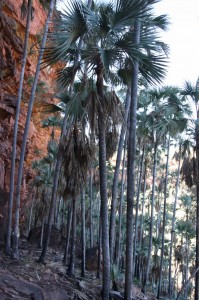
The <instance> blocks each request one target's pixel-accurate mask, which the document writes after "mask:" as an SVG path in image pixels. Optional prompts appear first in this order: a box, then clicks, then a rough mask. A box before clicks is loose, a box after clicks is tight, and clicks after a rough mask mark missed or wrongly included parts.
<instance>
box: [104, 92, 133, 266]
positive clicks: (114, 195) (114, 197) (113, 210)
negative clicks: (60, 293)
mask: <svg viewBox="0 0 199 300" xmlns="http://www.w3.org/2000/svg"><path fill="white" fill-rule="evenodd" d="M130 100H131V91H130V88H128V90H127V94H126V104H125V118H124V123H123V124H122V129H121V133H120V140H119V144H118V150H117V159H116V166H115V172H114V178H113V186H112V202H111V214H110V228H109V235H110V236H109V240H110V241H109V244H110V261H111V263H112V262H113V253H114V244H115V214H116V204H117V195H118V178H119V171H120V164H121V158H122V149H123V145H124V137H125V132H126V127H127V126H126V124H127V119H128V112H129V106H130Z"/></svg>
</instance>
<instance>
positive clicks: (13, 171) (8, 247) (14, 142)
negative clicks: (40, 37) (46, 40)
mask: <svg viewBox="0 0 199 300" xmlns="http://www.w3.org/2000/svg"><path fill="white" fill-rule="evenodd" d="M23 4H24V3H23ZM31 10H32V0H29V1H28V14H27V21H26V31H25V39H24V50H23V57H22V67H21V75H20V81H19V90H18V97H17V107H16V115H15V125H14V135H13V145H12V162H11V170H10V195H9V202H8V226H7V236H6V253H7V254H10V245H11V232H12V208H13V196H14V178H15V159H16V146H17V132H18V121H19V114H20V104H21V96H22V90H23V80H24V73H25V67H26V60H27V54H28V38H29V30H30V20H31Z"/></svg>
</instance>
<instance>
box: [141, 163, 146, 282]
mask: <svg viewBox="0 0 199 300" xmlns="http://www.w3.org/2000/svg"><path fill="white" fill-rule="evenodd" d="M146 177H147V164H146V162H145V170H144V180H143V181H144V190H143V197H142V212H141V218H140V245H139V246H140V249H142V244H143V217H144V208H145V194H146ZM139 261H140V262H139V266H140V270H139V279H140V281H142V278H143V268H142V265H143V264H142V261H143V256H142V255H140V258H139Z"/></svg>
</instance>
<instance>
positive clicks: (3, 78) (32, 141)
mask: <svg viewBox="0 0 199 300" xmlns="http://www.w3.org/2000/svg"><path fill="white" fill-rule="evenodd" d="M22 3H23V0H17V1H16V0H3V1H1V3H0V189H2V190H4V191H6V192H9V181H10V179H9V178H10V166H11V153H12V140H13V128H14V122H15V110H16V101H17V93H18V87H19V80H20V72H21V58H22V53H23V42H24V36H25V26H26V18H24V19H23V18H22V16H21V6H22ZM33 12H34V18H33V20H32V21H31V26H30V37H29V52H28V59H27V65H26V70H25V78H24V86H23V96H22V104H21V111H20V119H19V130H18V131H19V133H18V139H17V160H16V164H18V161H19V157H20V148H21V144H22V138H23V130H24V124H25V120H26V113H27V107H28V100H29V96H30V91H31V83H32V79H33V78H34V73H35V69H36V64H37V55H38V50H39V41H40V39H41V36H42V32H43V27H44V24H45V20H46V16H47V11H46V10H45V9H44V8H43V6H42V5H41V3H40V1H39V0H34V1H33ZM55 78H56V72H55V70H54V69H50V68H48V69H47V68H45V69H42V70H41V73H40V77H39V89H38V90H39V91H38V92H37V93H36V97H35V104H34V108H33V114H32V118H31V124H30V129H29V135H28V141H27V149H26V156H25V165H24V176H23V190H22V200H23V201H25V200H26V195H27V192H28V183H29V180H30V179H31V178H32V170H31V164H32V162H33V160H35V159H38V158H40V157H39V156H36V155H35V150H40V152H41V153H42V154H41V156H43V155H44V154H45V153H46V149H47V143H48V140H49V136H50V132H51V129H50V128H42V125H41V120H42V119H45V118H47V115H46V114H45V113H44V111H45V107H46V105H47V104H52V103H55V102H56V99H54V91H55V87H54V82H55ZM58 135H59V132H58V131H57V136H58ZM15 175H16V176H15V179H16V178H17V172H16V174H15Z"/></svg>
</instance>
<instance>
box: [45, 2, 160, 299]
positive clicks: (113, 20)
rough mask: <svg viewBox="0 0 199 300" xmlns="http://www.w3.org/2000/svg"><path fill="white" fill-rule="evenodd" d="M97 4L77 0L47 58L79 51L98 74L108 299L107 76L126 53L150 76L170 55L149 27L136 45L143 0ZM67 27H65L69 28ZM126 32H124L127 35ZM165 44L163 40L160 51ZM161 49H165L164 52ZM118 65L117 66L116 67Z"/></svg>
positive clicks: (64, 74) (65, 78)
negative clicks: (134, 37) (135, 30)
mask: <svg viewBox="0 0 199 300" xmlns="http://www.w3.org/2000/svg"><path fill="white" fill-rule="evenodd" d="M95 8H96V6H95V5H94V4H93V6H92V9H88V8H85V6H84V5H83V4H82V3H81V2H80V3H79V2H78V3H77V2H75V1H74V2H72V5H71V7H70V9H69V10H68V12H66V13H65V14H63V15H62V19H60V20H59V21H57V23H56V27H55V32H54V33H52V34H51V42H52V43H51V46H50V47H49V49H48V51H47V52H46V62H47V63H55V62H57V61H66V60H70V61H71V60H74V54H75V53H76V52H77V53H78V54H79V56H80V57H81V63H84V65H86V66H88V70H89V75H91V76H92V75H93V76H94V77H95V78H96V89H97V97H98V138H99V167H100V194H101V211H102V249H103V260H104V264H103V265H104V269H103V298H104V299H108V297H109V288H110V260H109V235H108V206H107V179H106V135H105V132H106V121H107V119H106V118H105V116H106V114H105V113H104V112H105V111H104V106H105V104H106V97H105V93H104V83H105V80H106V81H107V80H109V79H110V78H111V81H112V82H117V80H118V76H117V74H116V69H115V67H118V66H117V63H118V65H121V64H122V63H123V62H124V60H125V58H126V56H128V57H129V58H130V59H131V60H132V61H133V62H135V60H140V61H141V62H142V64H141V65H140V66H141V70H142V72H143V74H144V75H145V77H147V78H148V79H149V78H151V77H152V76H153V77H154V78H153V79H151V80H152V81H153V80H156V79H158V78H159V77H160V76H161V75H162V73H164V59H165V57H164V56H161V55H158V57H157V56H156V55H154V43H151V32H150V40H149V34H148V35H147V34H146V32H144V31H143V35H142V41H143V43H145V44H147V46H146V48H147V49H146V51H144V50H143V51H140V49H139V48H144V47H143V44H139V45H137V46H136V47H135V44H134V42H133V41H132V33H131V32H129V31H127V28H128V29H130V28H131V27H132V26H133V25H134V21H135V19H136V18H138V17H140V18H141V17H142V15H145V16H146V11H145V10H144V11H143V2H142V1H124V0H118V1H117V3H116V5H115V6H113V5H112V4H111V3H108V4H106V5H101V6H100V7H99V8H98V9H95ZM63 28H64V31H63ZM121 32H123V33H124V34H123V36H122V35H121ZM79 38H80V39H81V38H83V47H82V49H81V51H80V49H78V39H79ZM160 48H162V45H161V44H160V43H158V51H159V50H160ZM159 54H160V53H159ZM113 67H114V68H113ZM80 68H81V64H75V65H73V66H72V67H71V66H68V67H66V68H64V69H63V70H62V71H61V73H60V84H64V83H65V84H66V83H67V82H70V76H69V75H71V74H74V72H75V71H76V70H80Z"/></svg>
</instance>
